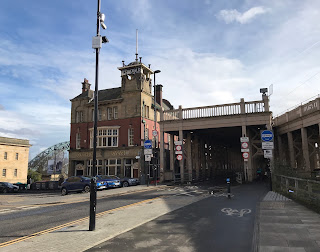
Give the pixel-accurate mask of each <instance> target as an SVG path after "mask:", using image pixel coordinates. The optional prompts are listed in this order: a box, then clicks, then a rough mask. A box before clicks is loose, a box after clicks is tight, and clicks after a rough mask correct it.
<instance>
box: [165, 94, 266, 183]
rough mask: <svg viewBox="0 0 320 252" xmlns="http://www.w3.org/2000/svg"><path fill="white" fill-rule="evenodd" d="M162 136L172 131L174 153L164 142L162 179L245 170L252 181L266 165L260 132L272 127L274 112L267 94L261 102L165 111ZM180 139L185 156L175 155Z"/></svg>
mask: <svg viewBox="0 0 320 252" xmlns="http://www.w3.org/2000/svg"><path fill="white" fill-rule="evenodd" d="M160 118H161V119H160V137H161V139H163V137H164V133H167V134H169V135H170V144H169V146H170V147H169V148H170V151H167V150H165V148H164V145H163V141H161V142H162V143H161V146H160V180H161V181H164V180H174V179H181V181H182V182H184V181H193V180H201V179H207V178H216V177H219V176H226V175H230V174H231V173H232V174H234V173H235V172H238V173H241V174H242V175H243V176H244V178H245V180H248V181H252V180H253V179H254V178H255V176H256V170H257V168H258V167H262V168H264V167H265V162H266V160H265V159H264V156H263V151H262V149H261V139H260V130H261V129H270V128H271V120H272V112H271V111H269V100H268V96H267V95H265V94H264V95H262V100H260V101H250V102H245V101H244V99H241V101H240V102H239V103H231V104H223V105H215V106H206V107H197V108H182V107H181V106H180V107H179V109H176V110H167V111H162V112H161V115H160ZM240 137H249V147H248V148H249V158H248V161H246V162H244V159H243V157H242V153H241V143H240ZM177 139H179V140H180V141H182V143H183V144H182V153H183V155H182V156H183V158H182V160H181V161H178V160H177V159H176V155H175V149H174V148H175V145H174V141H175V140H177Z"/></svg>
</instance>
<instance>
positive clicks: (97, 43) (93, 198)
mask: <svg viewBox="0 0 320 252" xmlns="http://www.w3.org/2000/svg"><path fill="white" fill-rule="evenodd" d="M104 19H105V15H104V14H103V13H101V12H100V0H98V11H97V36H95V37H93V38H92V48H93V49H96V79H95V90H94V120H93V121H94V123H93V125H94V126H93V158H92V159H93V160H92V163H93V164H92V178H91V183H90V218H89V231H94V230H95V227H96V205H97V183H96V178H95V176H96V169H97V168H96V165H97V164H96V163H97V121H98V120H97V119H98V90H99V89H98V80H99V52H100V48H101V47H102V43H107V42H109V40H108V39H107V37H105V36H103V37H101V36H100V25H101V27H102V28H103V29H106V28H107V26H106V25H105V24H104Z"/></svg>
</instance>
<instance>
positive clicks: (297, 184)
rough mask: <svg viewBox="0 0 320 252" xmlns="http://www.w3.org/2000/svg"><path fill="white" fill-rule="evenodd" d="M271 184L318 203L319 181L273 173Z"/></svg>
mask: <svg viewBox="0 0 320 252" xmlns="http://www.w3.org/2000/svg"><path fill="white" fill-rule="evenodd" d="M273 185H274V186H275V187H276V188H277V189H279V190H280V191H281V192H284V193H285V194H293V196H295V197H296V198H298V199H301V200H307V201H310V202H314V203H316V204H319V205H320V181H315V180H310V179H302V178H296V177H289V176H283V175H274V176H273Z"/></svg>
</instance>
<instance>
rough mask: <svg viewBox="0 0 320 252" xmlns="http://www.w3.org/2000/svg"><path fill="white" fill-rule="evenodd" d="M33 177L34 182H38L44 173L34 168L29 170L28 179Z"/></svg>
mask: <svg viewBox="0 0 320 252" xmlns="http://www.w3.org/2000/svg"><path fill="white" fill-rule="evenodd" d="M30 178H31V179H32V182H37V181H40V180H42V174H41V173H39V172H36V171H33V170H30V169H29V170H28V181H29V180H30Z"/></svg>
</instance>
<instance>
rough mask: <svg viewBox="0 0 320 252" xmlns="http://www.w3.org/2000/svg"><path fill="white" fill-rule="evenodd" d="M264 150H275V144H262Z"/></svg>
mask: <svg viewBox="0 0 320 252" xmlns="http://www.w3.org/2000/svg"><path fill="white" fill-rule="evenodd" d="M262 149H263V150H273V149H274V145H273V142H262Z"/></svg>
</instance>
